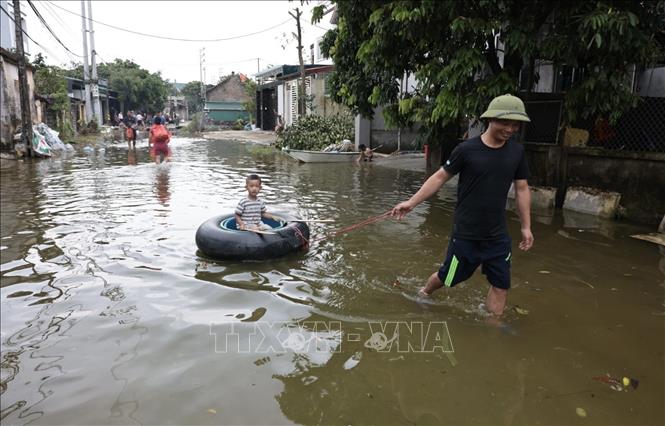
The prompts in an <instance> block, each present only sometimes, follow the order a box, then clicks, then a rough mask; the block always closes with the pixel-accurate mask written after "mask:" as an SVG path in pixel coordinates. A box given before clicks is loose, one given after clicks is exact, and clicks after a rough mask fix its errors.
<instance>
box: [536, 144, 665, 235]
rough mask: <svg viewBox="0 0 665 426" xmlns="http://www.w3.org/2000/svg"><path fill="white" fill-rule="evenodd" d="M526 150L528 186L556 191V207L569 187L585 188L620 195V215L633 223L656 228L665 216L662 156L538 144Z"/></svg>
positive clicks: (664, 177) (664, 157)
mask: <svg viewBox="0 0 665 426" xmlns="http://www.w3.org/2000/svg"><path fill="white" fill-rule="evenodd" d="M525 148H526V153H527V160H528V163H529V170H530V173H531V176H530V177H529V184H531V185H538V186H549V187H554V188H557V207H561V205H562V204H563V200H564V197H565V192H566V190H567V188H568V187H569V186H586V187H591V188H595V189H599V190H601V191H613V192H618V193H620V194H621V201H620V204H619V205H620V214H621V216H622V217H623V218H626V219H628V220H630V221H633V222H639V223H644V224H648V225H654V226H655V225H657V224H658V222H659V221H660V220H661V219H662V217H663V214H665V173H663V170H665V154H663V153H631V152H620V151H618V152H608V151H605V150H594V149H589V148H575V147H560V146H558V145H547V146H545V145H537V144H526V145H525ZM636 188H639V190H636Z"/></svg>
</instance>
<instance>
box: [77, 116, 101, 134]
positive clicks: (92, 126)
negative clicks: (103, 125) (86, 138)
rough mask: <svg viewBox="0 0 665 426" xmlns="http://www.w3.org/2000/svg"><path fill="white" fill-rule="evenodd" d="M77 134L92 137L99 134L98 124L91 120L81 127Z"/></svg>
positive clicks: (94, 119)
mask: <svg viewBox="0 0 665 426" xmlns="http://www.w3.org/2000/svg"><path fill="white" fill-rule="evenodd" d="M79 133H80V134H82V135H94V134H97V133H99V124H97V119H96V118H93V119H92V120H90V121H89V122H88V124H86V125H85V126H83V127H81V129H80V130H79Z"/></svg>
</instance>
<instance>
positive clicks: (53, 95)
mask: <svg viewBox="0 0 665 426" xmlns="http://www.w3.org/2000/svg"><path fill="white" fill-rule="evenodd" d="M32 65H33V67H34V69H35V74H34V80H35V89H36V91H37V93H39V94H40V95H41V96H43V97H44V98H46V99H47V105H48V109H49V110H50V111H52V112H54V113H55V116H56V120H57V123H56V124H57V129H58V131H59V132H60V133H61V137H62V138H63V139H65V138H67V137H69V136H71V135H72V133H73V128H72V125H71V120H70V117H71V116H70V114H69V96H68V94H67V82H66V80H65V78H64V70H62V69H60V68H58V67H56V66H51V65H46V58H45V57H44V56H42V54H41V53H38V54H37V56H36V57H35V59H34V60H33V62H32Z"/></svg>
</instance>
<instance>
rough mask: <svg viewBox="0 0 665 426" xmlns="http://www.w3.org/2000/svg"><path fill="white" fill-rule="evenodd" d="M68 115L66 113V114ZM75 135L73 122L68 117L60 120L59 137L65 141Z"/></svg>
mask: <svg viewBox="0 0 665 426" xmlns="http://www.w3.org/2000/svg"><path fill="white" fill-rule="evenodd" d="M65 116H66V115H65ZM74 136H75V132H74V127H73V126H72V122H71V121H70V120H68V119H64V120H58V137H59V138H60V140H62V141H63V142H67V141H69V140H71V139H72V138H73V137H74Z"/></svg>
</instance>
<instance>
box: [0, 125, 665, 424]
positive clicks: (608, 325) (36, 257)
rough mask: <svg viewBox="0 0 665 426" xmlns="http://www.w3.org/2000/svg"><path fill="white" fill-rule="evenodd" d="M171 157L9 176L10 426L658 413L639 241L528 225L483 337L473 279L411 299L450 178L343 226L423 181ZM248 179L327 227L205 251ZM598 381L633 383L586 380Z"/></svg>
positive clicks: (614, 233) (5, 395) (83, 154)
mask: <svg viewBox="0 0 665 426" xmlns="http://www.w3.org/2000/svg"><path fill="white" fill-rule="evenodd" d="M172 144H174V147H175V148H177V149H174V162H173V163H171V164H164V165H160V166H156V165H155V164H153V163H152V162H151V160H150V157H149V153H148V150H147V147H146V146H145V144H139V146H138V147H137V148H136V149H135V150H129V149H127V147H125V146H124V144H120V145H114V146H108V147H106V148H105V149H93V150H89V151H83V150H81V151H80V152H78V153H76V154H74V155H70V156H69V157H67V158H61V159H52V160H46V161H41V162H38V163H30V162H16V161H2V162H1V163H0V173H1V177H2V180H1V183H0V195H1V203H2V205H1V209H0V218H1V219H2V233H1V235H0V259H1V260H0V274H1V279H2V281H1V284H2V288H1V291H0V303H1V306H0V307H1V309H0V315H1V320H2V329H1V345H2V346H1V355H0V359H1V370H0V371H1V377H0V394H1V395H2V400H1V407H0V419H2V422H3V424H4V423H7V424H28V423H30V424H164V423H175V424H222V423H223V424H285V423H302V424H366V423H371V424H404V423H416V424H419V423H426V424H444V423H452V424H497V423H509V424H534V423H542V424H570V423H575V422H577V421H578V416H577V414H576V408H578V407H579V408H583V409H584V410H585V411H586V413H587V415H588V416H587V418H586V419H583V421H585V422H587V423H590V424H663V423H664V422H665V419H664V418H663V416H664V414H663V411H662V405H661V404H662V401H663V398H664V396H665V389H664V388H665V383H664V381H663V377H664V376H665V367H664V365H665V362H664V361H665V353H664V348H665V341H664V339H665V337H664V336H665V305H664V302H663V300H664V297H663V296H664V295H665V266H663V265H665V257H664V255H663V254H662V253H661V252H660V251H659V250H658V248H657V247H656V246H654V245H651V244H649V243H646V242H643V241H638V240H633V239H631V238H629V235H630V234H633V233H640V232H648V230H645V229H642V228H637V227H633V226H629V225H619V224H616V223H611V222H607V221H602V220H597V219H595V218H590V217H588V216H584V215H581V216H580V215H575V214H572V215H571V214H569V213H568V212H565V214H562V213H561V212H536V213H537V214H535V215H534V216H535V218H534V219H535V220H534V234H535V237H536V245H535V246H534V248H533V250H532V251H530V252H528V253H514V256H515V258H514V260H513V262H514V263H513V289H512V290H511V293H510V296H509V301H508V302H509V306H508V313H507V314H506V316H505V318H504V321H503V324H502V325H501V326H500V327H494V326H490V325H488V324H487V323H486V319H485V317H484V315H483V311H482V309H481V308H479V305H480V304H481V303H482V302H483V301H484V296H485V293H486V290H487V287H486V284H485V281H484V278H483V276H482V275H481V274H479V273H477V274H476V275H474V276H473V277H472V278H471V279H470V280H469V281H468V282H466V283H463V284H460V285H459V286H458V287H456V288H455V289H453V290H451V291H448V292H443V291H442V292H440V293H438V294H437V295H436V297H434V298H433V299H432V300H428V301H426V302H423V301H420V300H418V299H417V298H415V297H414V294H415V291H416V289H417V288H418V287H419V286H420V285H422V283H423V282H424V280H425V279H426V278H427V276H429V274H430V273H431V272H432V271H434V270H435V268H437V267H438V265H439V263H440V262H441V260H442V259H443V255H444V251H445V248H446V245H447V241H448V234H449V230H450V226H451V221H452V212H453V208H454V200H455V188H454V187H453V186H446V187H444V188H443V189H442V190H441V191H440V192H439V193H438V194H436V195H435V196H434V197H433V198H432V199H431V200H430V201H429V202H427V203H423V204H422V205H420V206H419V207H418V208H416V209H415V210H414V212H412V213H411V214H410V215H409V216H407V219H406V220H404V221H402V222H396V221H392V220H385V221H381V222H378V223H375V224H372V225H370V226H367V227H363V228H360V229H357V230H354V231H352V232H349V233H347V234H343V235H337V236H334V234H333V233H334V231H335V230H338V229H340V228H343V227H346V226H349V225H351V224H354V223H358V222H361V221H363V220H365V219H367V218H368V217H372V216H376V215H378V214H381V213H383V212H385V211H386V210H388V209H389V208H390V207H392V206H393V205H394V204H396V203H397V202H398V201H401V200H403V199H406V198H408V197H409V196H410V195H411V194H413V192H414V191H416V190H417V188H418V187H419V186H420V184H421V183H422V181H423V179H424V176H423V175H422V174H421V173H419V172H414V171H408V170H400V169H396V168H392V167H391V168H388V167H382V166H381V165H380V162H375V163H372V164H364V165H361V166H358V165H355V164H298V163H295V162H293V161H292V160H290V159H289V158H287V157H286V156H283V155H281V154H279V153H272V154H270V153H267V152H266V150H263V149H262V150H254V149H251V145H245V144H239V143H231V142H224V141H208V140H193V139H183V138H174V140H173V141H172ZM249 173H259V174H260V175H261V176H262V178H263V190H262V196H263V197H264V199H265V200H266V202H267V204H268V206H269V209H271V210H276V211H278V210H281V211H287V212H290V213H293V214H296V215H299V216H301V217H304V218H309V219H334V222H332V223H329V222H323V223H311V224H310V229H311V233H312V237H313V239H317V240H318V241H317V242H315V243H313V244H312V246H311V247H310V249H309V250H307V251H302V252H298V253H294V254H291V255H289V256H286V257H284V258H280V259H275V260H272V261H266V262H221V261H214V260H211V259H208V258H205V257H203V256H200V255H199V254H198V253H197V249H196V246H195V243H194V233H195V231H196V228H197V227H198V225H199V224H201V223H202V222H203V221H205V220H206V219H208V218H209V217H211V216H213V215H215V214H218V213H221V212H225V211H231V210H233V208H234V207H235V205H236V204H237V201H238V199H240V198H241V197H242V196H243V195H244V179H245V176H246V175H247V174H249ZM507 214H508V218H509V220H508V223H509V227H510V230H511V233H512V234H513V236H514V237H515V236H517V235H519V222H518V220H517V216H516V215H515V214H514V213H512V212H508V213H507ZM515 306H519V307H520V310H515V309H514V307H515ZM520 312H521V313H520ZM525 312H527V314H524V313H525ZM395 324H399V327H395ZM437 324H445V329H444V328H439V329H437V328H436V327H435V326H436V325H437ZM391 327H392V328H391ZM441 327H443V326H441ZM436 330H438V332H435V331H436ZM443 330H445V332H444V331H443ZM437 342H438V343H437ZM443 349H446V350H443ZM448 349H450V350H451V351H452V352H448ZM606 373H609V374H611V375H612V376H617V377H623V376H624V375H625V376H629V377H634V378H637V379H639V380H640V383H641V384H640V387H639V388H638V389H637V390H630V391H626V392H615V391H613V390H612V389H610V388H608V387H606V386H603V385H602V384H601V383H598V382H596V381H593V380H592V379H591V378H592V377H594V376H600V375H604V374H606ZM478 407H483V410H478V409H477V408H478Z"/></svg>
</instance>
